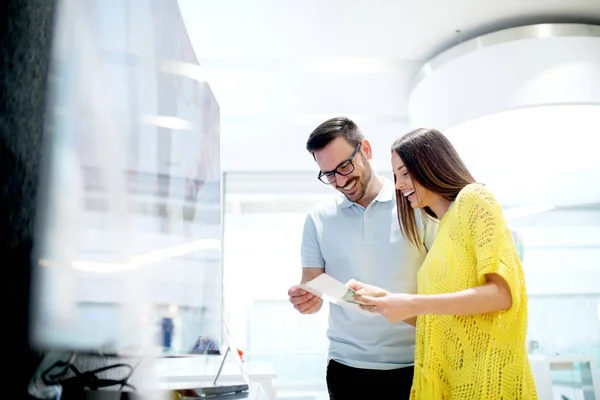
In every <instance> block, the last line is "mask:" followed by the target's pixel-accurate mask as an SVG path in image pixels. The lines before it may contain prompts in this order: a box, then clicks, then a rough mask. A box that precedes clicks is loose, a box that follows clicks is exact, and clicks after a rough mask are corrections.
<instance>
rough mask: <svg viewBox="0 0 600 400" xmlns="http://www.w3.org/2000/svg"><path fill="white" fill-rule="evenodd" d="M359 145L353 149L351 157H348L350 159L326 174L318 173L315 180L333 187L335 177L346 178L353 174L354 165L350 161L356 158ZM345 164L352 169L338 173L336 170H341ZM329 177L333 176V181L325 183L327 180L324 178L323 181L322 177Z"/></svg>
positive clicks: (335, 180)
mask: <svg viewBox="0 0 600 400" xmlns="http://www.w3.org/2000/svg"><path fill="white" fill-rule="evenodd" d="M360 145H361V144H360V143H359V144H357V145H356V147H355V148H354V151H353V152H352V155H350V158H348V159H347V160H345V161H342V162H341V163H339V164H338V166H337V167H335V169H334V170H332V171H328V172H323V171H319V175H317V179H318V180H319V181H321V182H323V183H324V184H326V185H333V184H334V183H336V182H337V175H341V176H347V175H350V174H351V173H353V172H354V163H353V162H352V160H354V157H356V155H357V154H358V150H359V149H360ZM346 163H350V164H349V166H351V167H352V169H351V170H350V171H348V172H346V173H343V172H340V171H338V169H339V168H341V167H342V166H343V165H344V164H346ZM330 176H333V180H332V181H331V182H329V181H327V178H325V180H323V177H330Z"/></svg>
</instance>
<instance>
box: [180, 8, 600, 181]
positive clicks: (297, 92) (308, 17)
mask: <svg viewBox="0 0 600 400" xmlns="http://www.w3.org/2000/svg"><path fill="white" fill-rule="evenodd" d="M179 3H180V7H181V10H182V14H183V17H184V20H185V22H186V25H187V27H188V32H189V35H190V39H191V41H192V44H193V46H194V48H195V51H196V55H197V57H198V59H199V62H200V65H201V66H203V68H204V69H205V70H206V71H207V73H208V76H209V80H210V84H211V87H212V89H213V91H214V93H215V95H216V97H217V101H218V102H219V104H220V106H221V118H222V163H223V169H224V170H251V171H274V170H275V171H286V170H296V171H298V170H313V169H314V168H315V167H314V163H313V160H312V159H311V157H310V156H308V155H307V153H306V152H305V151H304V144H305V141H306V138H307V136H308V134H309V133H310V132H311V130H312V129H313V128H314V127H315V126H316V125H318V124H319V123H320V122H322V121H323V120H325V119H326V118H329V117H331V116H335V115H341V114H343V115H347V116H349V117H351V118H353V119H355V120H356V121H357V122H358V123H359V125H360V126H361V128H362V130H363V132H364V133H365V134H366V136H367V137H368V138H369V139H370V140H371V142H372V144H373V146H374V149H375V157H374V163H375V166H376V168H377V169H381V170H386V169H388V168H389V146H390V144H391V142H392V141H393V140H394V139H395V138H397V137H399V136H401V135H402V134H403V133H406V131H407V130H408V129H409V128H410V127H409V125H408V119H407V100H408V95H409V91H410V85H411V80H412V77H413V75H414V73H415V71H416V70H417V69H418V68H419V67H420V66H421V65H422V64H423V63H424V62H425V61H427V60H428V59H429V58H431V57H432V56H434V55H436V54H438V53H439V52H440V51H442V50H445V49H447V48H449V47H451V46H453V45H454V44H457V43H459V42H460V41H464V40H468V39H470V38H473V37H475V36H479V35H481V34H484V33H488V32H492V31H495V30H498V29H503V28H508V27H513V26H517V25H526V24H532V23H543V22H587V23H600V1H599V0H569V1H565V0H526V1H524V0H505V1H489V0H488V1H482V0H455V1H449V0H422V1H408V0H398V1H391V0H369V1H366V0H303V1H291V0H254V1H247V0H229V1H227V0H220V1H214V0H179Z"/></svg>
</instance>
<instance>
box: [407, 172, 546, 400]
mask: <svg viewBox="0 0 600 400" xmlns="http://www.w3.org/2000/svg"><path fill="white" fill-rule="evenodd" d="M490 273H495V274H498V275H500V276H501V277H503V278H504V279H505V280H506V282H507V283H508V285H509V287H510V292H511V295H512V306H511V308H510V309H509V310H507V311H504V312H495V313H489V314H481V315H470V316H454V315H423V316H419V317H418V318H417V341H416V350H415V376H414V381H413V387H412V394H411V399H412V400H462V399H464V400H496V399H498V400H500V399H502V400H522V399H526V400H530V399H537V394H536V389H535V384H534V381H533V376H532V373H531V368H530V366H529V360H528V357H527V351H526V345H525V334H526V331H527V295H526V293H525V280H524V277H523V271H522V269H521V264H520V262H519V259H518V256H517V251H516V249H515V246H514V243H513V239H512V235H511V233H510V231H509V230H508V227H507V224H506V222H505V220H504V217H503V214H502V210H501V208H500V205H499V204H498V202H497V201H496V199H495V197H494V196H493V195H492V194H491V193H490V192H489V191H488V190H487V189H486V188H484V187H483V186H482V185H480V184H470V185H467V186H466V187H465V188H464V189H462V190H461V192H460V193H459V195H458V197H457V198H456V200H455V202H454V204H453V205H452V206H451V207H450V209H449V210H448V212H447V213H446V215H445V216H444V217H443V218H442V220H441V221H440V225H439V228H438V233H437V236H436V238H435V241H434V243H433V246H432V248H431V250H430V251H429V254H428V255H427V258H426V259H425V261H424V263H423V265H422V267H421V269H420V270H419V275H418V286H419V294H439V293H451V292H458V291H461V290H465V289H468V288H473V287H476V286H479V285H482V284H484V283H485V282H486V279H485V275H486V274H490Z"/></svg>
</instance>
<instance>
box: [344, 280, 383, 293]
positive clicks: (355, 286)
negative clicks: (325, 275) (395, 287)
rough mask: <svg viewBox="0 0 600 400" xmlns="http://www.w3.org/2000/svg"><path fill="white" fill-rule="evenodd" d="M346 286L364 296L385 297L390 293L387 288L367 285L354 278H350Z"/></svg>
mask: <svg viewBox="0 0 600 400" xmlns="http://www.w3.org/2000/svg"><path fill="white" fill-rule="evenodd" d="M346 286H348V287H349V288H350V289H352V290H354V291H355V292H357V293H358V294H360V295H364V296H370V297H383V296H387V295H388V294H390V292H388V291H387V290H385V289H382V288H380V287H377V286H373V285H367V284H366V283H362V282H359V281H355V280H354V279H350V280H349V281H348V282H346Z"/></svg>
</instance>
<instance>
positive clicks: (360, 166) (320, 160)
mask: <svg viewBox="0 0 600 400" xmlns="http://www.w3.org/2000/svg"><path fill="white" fill-rule="evenodd" d="M354 150H355V147H354V146H352V145H351V144H350V143H348V142H347V141H346V139H344V138H343V137H339V138H336V139H334V140H332V141H331V142H330V143H329V144H328V145H327V146H325V147H324V148H322V149H321V150H317V151H315V153H314V154H315V160H316V162H317V165H318V166H319V169H320V170H321V172H322V173H324V174H325V173H328V172H332V171H334V170H336V169H337V171H339V172H342V173H344V174H345V173H346V171H347V170H348V168H349V169H350V170H352V167H354V170H352V172H350V173H349V174H348V175H341V174H339V173H336V174H334V176H335V182H333V183H332V184H331V186H333V187H334V188H335V189H337V190H338V191H340V192H341V193H343V194H344V196H346V198H347V199H348V200H350V201H352V202H358V201H360V200H361V199H362V198H363V197H364V195H365V193H366V191H367V187H368V186H369V182H370V181H371V177H372V175H373V172H372V170H371V164H370V163H369V161H368V158H370V157H371V147H370V144H369V142H368V141H366V140H363V141H362V143H361V144H360V147H359V148H358V151H357V153H356V155H355V156H354V158H352V161H351V164H350V165H349V167H348V164H347V162H348V160H349V159H350V158H351V157H352V153H353V152H354ZM338 168H339V169H338ZM324 179H325V178H324ZM332 179H333V177H332Z"/></svg>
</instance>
